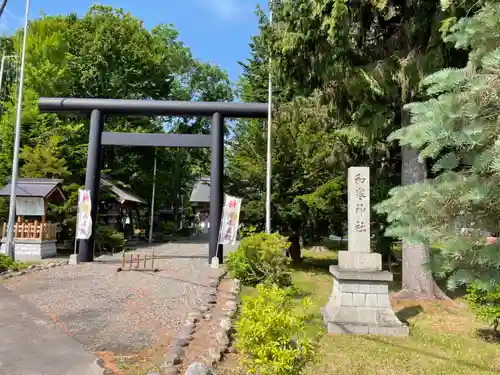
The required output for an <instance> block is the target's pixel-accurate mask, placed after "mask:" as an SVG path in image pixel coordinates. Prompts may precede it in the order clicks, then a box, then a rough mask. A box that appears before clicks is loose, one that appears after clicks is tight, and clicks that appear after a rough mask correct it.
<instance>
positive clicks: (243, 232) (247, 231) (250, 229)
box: [239, 225, 257, 239]
mask: <svg viewBox="0 0 500 375" xmlns="http://www.w3.org/2000/svg"><path fill="white" fill-rule="evenodd" d="M256 232H257V228H256V227H255V226H253V225H250V226H246V225H245V226H242V227H241V228H240V231H239V233H240V239H243V238H246V237H250V236H253V235H254V234H255V233H256Z"/></svg>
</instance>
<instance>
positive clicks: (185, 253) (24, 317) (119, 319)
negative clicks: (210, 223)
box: [0, 240, 230, 375]
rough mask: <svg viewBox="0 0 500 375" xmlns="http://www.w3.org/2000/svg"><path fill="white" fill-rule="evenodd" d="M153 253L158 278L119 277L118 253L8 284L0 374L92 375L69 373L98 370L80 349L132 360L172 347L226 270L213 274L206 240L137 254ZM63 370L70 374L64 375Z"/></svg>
mask: <svg viewBox="0 0 500 375" xmlns="http://www.w3.org/2000/svg"><path fill="white" fill-rule="evenodd" d="M153 249H154V252H155V257H158V258H159V259H158V260H156V262H155V266H157V267H158V268H159V269H160V272H158V273H152V272H116V269H117V267H118V266H120V265H121V264H120V263H121V254H116V255H115V256H103V257H100V258H99V259H98V261H97V262H95V263H86V264H79V265H75V266H69V265H68V266H63V267H56V268H52V269H48V270H44V271H39V272H33V273H30V274H28V275H23V276H20V277H17V278H12V279H9V280H7V281H5V282H4V283H3V284H2V285H3V287H2V286H0V287H1V291H2V294H0V298H1V299H0V304H1V307H0V314H1V315H0V319H1V321H0V363H1V365H0V374H2V375H3V374H5V375H8V374H12V375H25V374H26V375H59V374H61V375H66V374H68V375H69V374H75V375H87V374H89V375H94V373H92V372H88V371H92V368H90V367H89V368H90V370H88V371H87V370H86V369H84V367H81V368H78V369H75V368H71V364H74V365H75V366H85V365H88V366H91V364H92V363H93V362H92V356H91V355H90V354H86V352H85V351H84V350H83V349H81V347H83V348H84V349H85V350H87V351H88V352H89V353H96V352H109V353H111V354H113V355H115V354H118V355H127V354H131V353H138V352H140V351H142V350H146V349H148V348H151V347H152V346H154V345H158V343H160V344H161V347H167V346H169V344H170V342H171V340H172V339H173V338H175V337H176V334H177V332H178V331H179V329H180V326H181V324H182V322H183V321H184V319H185V316H186V314H187V313H188V312H190V311H192V309H193V307H196V306H197V305H199V304H201V303H203V301H204V299H205V298H207V296H206V292H207V290H208V289H209V288H208V286H209V284H210V281H211V280H212V278H213V277H215V276H218V275H219V273H220V270H217V269H211V268H210V267H209V265H208V257H207V253H208V245H207V244H206V243H203V242H201V241H200V240H198V241H189V242H187V241H186V242H184V243H169V244H163V245H158V246H154V247H148V248H145V249H137V250H136V251H134V252H133V253H136V254H137V253H141V254H144V253H148V254H150V253H152V251H153ZM227 250H228V251H230V249H229V248H228V249H227ZM128 254H130V253H128ZM4 300H8V301H11V302H9V303H4V302H3V301H4ZM3 315H6V318H3ZM47 317H48V318H47ZM9 319H10V320H9ZM37 322H38V323H37ZM42 322H44V323H43V324H42ZM54 322H55V323H56V324H54ZM19 326H22V327H24V326H25V327H26V328H17V327H19ZM48 330H50V333H47V332H46V331H48ZM62 332H65V333H66V336H65V335H64V334H63V333H62ZM44 337H47V338H46V339H45V338H44ZM48 340H51V341H50V342H49V341H48ZM52 341H58V342H60V343H53V342H52ZM68 342H69V343H70V344H68ZM64 347H67V349H63V348H64ZM66 353H67V354H66ZM70 353H71V354H70ZM30 358H33V361H32V363H30V362H31V361H30V360H29V359H30ZM86 361H87V362H86ZM16 366H17V367H16ZM58 366H59V367H60V368H61V370H60V371H59V372H58V371H57V368H58ZM52 367H54V369H52ZM64 368H67V369H68V370H67V371H69V372H61V371H63V370H64ZM94 368H95V366H94ZM37 370H38V372H36V371H37ZM9 371H10V372H9ZM23 371H24V372H23ZM85 371H87V372H85Z"/></svg>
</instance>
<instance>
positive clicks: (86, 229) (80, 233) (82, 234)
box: [75, 189, 92, 240]
mask: <svg viewBox="0 0 500 375" xmlns="http://www.w3.org/2000/svg"><path fill="white" fill-rule="evenodd" d="M91 207H92V206H91V201H90V190H83V189H80V190H78V212H77V217H76V236H75V238H76V239H78V240H88V239H89V238H90V236H91V234H92V218H91V217H90V210H91Z"/></svg>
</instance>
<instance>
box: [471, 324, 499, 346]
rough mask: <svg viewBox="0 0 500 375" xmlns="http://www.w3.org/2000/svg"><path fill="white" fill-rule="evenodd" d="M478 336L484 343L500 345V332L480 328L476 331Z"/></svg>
mask: <svg viewBox="0 0 500 375" xmlns="http://www.w3.org/2000/svg"><path fill="white" fill-rule="evenodd" d="M476 334H477V337H479V338H480V339H481V340H483V341H486V342H489V343H493V344H498V343H500V332H499V331H495V330H494V329H493V328H479V329H477V330H476Z"/></svg>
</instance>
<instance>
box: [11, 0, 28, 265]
mask: <svg viewBox="0 0 500 375" xmlns="http://www.w3.org/2000/svg"><path fill="white" fill-rule="evenodd" d="M29 13H30V0H26V13H25V15H24V36H23V50H22V54H21V72H20V74H19V82H18V85H19V87H18V93H17V112H16V130H15V138H14V155H13V157H12V179H11V181H10V184H11V186H10V206H9V222H8V225H7V254H8V255H9V257H11V258H12V259H14V258H15V250H14V246H13V245H14V243H13V242H14V225H15V220H16V187H17V177H18V169H19V148H20V147H21V120H22V111H23V88H24V61H25V58H26V41H27V39H28V38H27V37H28V18H29Z"/></svg>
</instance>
